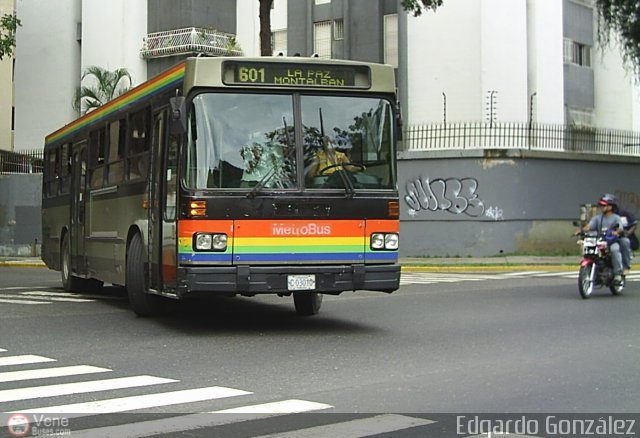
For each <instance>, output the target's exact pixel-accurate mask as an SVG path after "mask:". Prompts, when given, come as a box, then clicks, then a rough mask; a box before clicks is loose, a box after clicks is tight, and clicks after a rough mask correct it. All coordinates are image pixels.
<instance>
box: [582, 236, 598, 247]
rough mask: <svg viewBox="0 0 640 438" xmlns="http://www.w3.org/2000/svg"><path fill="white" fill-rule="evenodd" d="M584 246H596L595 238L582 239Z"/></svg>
mask: <svg viewBox="0 0 640 438" xmlns="http://www.w3.org/2000/svg"><path fill="white" fill-rule="evenodd" d="M584 246H596V238H595V237H585V238H584Z"/></svg>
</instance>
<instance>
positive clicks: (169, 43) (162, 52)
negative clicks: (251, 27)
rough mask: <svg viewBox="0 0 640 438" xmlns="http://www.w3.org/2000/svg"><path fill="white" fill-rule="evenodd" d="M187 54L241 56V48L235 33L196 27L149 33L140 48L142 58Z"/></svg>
mask: <svg viewBox="0 0 640 438" xmlns="http://www.w3.org/2000/svg"><path fill="white" fill-rule="evenodd" d="M189 54H205V55H209V56H242V50H241V49H240V46H239V45H238V43H237V42H236V39H235V35H233V34H229V33H224V32H219V31H217V30H215V29H203V28H198V27H188V28H185V29H176V30H168V31H164V32H154V33H150V34H148V35H147V36H146V38H144V46H143V47H142V49H141V50H140V56H141V57H142V58H143V59H153V58H162V57H165V56H178V55H189Z"/></svg>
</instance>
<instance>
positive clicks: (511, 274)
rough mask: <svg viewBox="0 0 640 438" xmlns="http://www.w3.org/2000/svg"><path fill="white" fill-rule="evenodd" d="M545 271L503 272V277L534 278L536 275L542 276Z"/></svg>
mask: <svg viewBox="0 0 640 438" xmlns="http://www.w3.org/2000/svg"><path fill="white" fill-rule="evenodd" d="M546 272H547V271H523V272H505V273H504V274H502V275H504V276H505V277H527V276H534V275H537V274H544V273H546Z"/></svg>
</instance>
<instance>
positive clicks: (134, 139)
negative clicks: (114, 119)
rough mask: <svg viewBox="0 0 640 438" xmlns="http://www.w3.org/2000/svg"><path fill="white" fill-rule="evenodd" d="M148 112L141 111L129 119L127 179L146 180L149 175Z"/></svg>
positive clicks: (145, 110) (146, 110)
mask: <svg viewBox="0 0 640 438" xmlns="http://www.w3.org/2000/svg"><path fill="white" fill-rule="evenodd" d="M149 121H150V117H149V111H148V109H146V108H145V109H143V110H141V111H138V112H137V113H135V114H133V115H132V116H131V117H130V118H129V129H130V131H129V154H128V157H127V161H128V163H127V164H128V166H127V167H128V169H129V179H131V180H136V179H146V178H147V175H148V174H149V154H150V152H149V151H150V144H149V137H150V135H149Z"/></svg>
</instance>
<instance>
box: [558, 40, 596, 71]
mask: <svg viewBox="0 0 640 438" xmlns="http://www.w3.org/2000/svg"><path fill="white" fill-rule="evenodd" d="M564 62H565V64H575V65H580V66H582V67H591V46H587V45H586V44H580V43H578V42H576V41H573V40H570V39H568V38H565V40H564Z"/></svg>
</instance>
